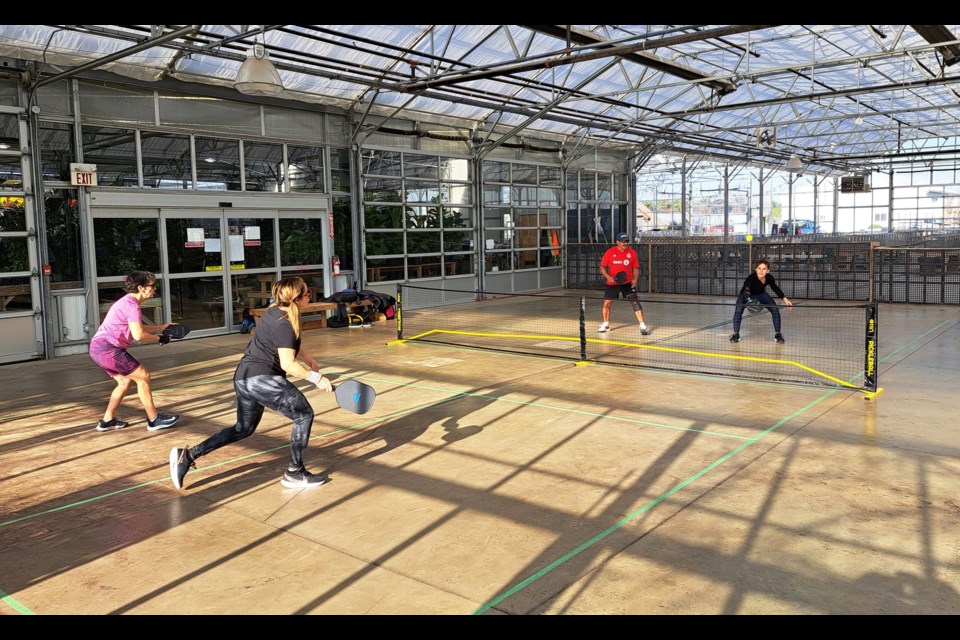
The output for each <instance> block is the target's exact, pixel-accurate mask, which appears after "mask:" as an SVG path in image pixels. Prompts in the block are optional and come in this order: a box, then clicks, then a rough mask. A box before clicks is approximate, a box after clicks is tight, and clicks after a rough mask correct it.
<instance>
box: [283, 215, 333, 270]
mask: <svg viewBox="0 0 960 640" xmlns="http://www.w3.org/2000/svg"><path fill="white" fill-rule="evenodd" d="M325 231H326V230H325V229H324V224H323V220H321V219H319V218H281V219H280V238H281V240H280V264H281V265H283V266H285V267H286V266H292V265H312V264H321V263H322V262H323V249H322V247H321V238H322V237H323V233H324V232H325Z"/></svg>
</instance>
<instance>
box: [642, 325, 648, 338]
mask: <svg viewBox="0 0 960 640" xmlns="http://www.w3.org/2000/svg"><path fill="white" fill-rule="evenodd" d="M640 335H642V336H648V335H650V328H649V327H648V326H647V325H645V324H642V325H640Z"/></svg>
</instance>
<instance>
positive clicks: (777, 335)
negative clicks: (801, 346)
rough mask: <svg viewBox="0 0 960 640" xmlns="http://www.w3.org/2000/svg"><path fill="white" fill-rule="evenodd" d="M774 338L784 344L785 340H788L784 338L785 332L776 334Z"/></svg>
mask: <svg viewBox="0 0 960 640" xmlns="http://www.w3.org/2000/svg"><path fill="white" fill-rule="evenodd" d="M773 339H774V340H776V341H777V342H779V343H780V344H783V343H784V342H786V341H785V340H784V339H783V334H782V333H777V334H774V336H773Z"/></svg>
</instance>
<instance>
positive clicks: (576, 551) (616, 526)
mask: <svg viewBox="0 0 960 640" xmlns="http://www.w3.org/2000/svg"><path fill="white" fill-rule="evenodd" d="M948 322H950V321H944V322H943V323H941V324H940V325H937V327H934V328H933V329H931V330H929V331H927V332H926V333H924V334H922V335H921V336H918V338H916V339H914V340H912V341H910V342H908V343H907V345H910V344H912V343H914V342H916V340H919V339H920V338H922V337H923V336H926V335H929V334H930V333H931V332H933V331H934V330H936V329H937V328H939V327H942V326H944V325H946V324H948ZM428 333H429V332H428ZM451 333H453V332H451ZM456 333H461V332H456ZM462 333H466V332H462ZM421 335H425V334H421ZM474 335H476V334H474ZM483 335H498V334H483ZM505 335H510V336H512V337H517V336H515V335H513V334H505ZM521 337H533V336H521ZM537 337H539V338H541V339H543V338H548V339H558V338H556V337H551V336H537ZM559 339H568V340H579V339H578V338H562V337H561V338H559ZM588 340H590V341H595V342H602V343H606V344H621V345H624V346H640V347H645V348H653V349H660V350H664V351H682V352H686V353H698V354H699V353H700V352H692V351H686V350H679V349H672V348H667V347H657V346H654V345H638V344H633V343H622V342H615V341H610V340H599V339H593V338H588ZM403 342H406V340H404V341H403ZM907 345H904V346H903V347H901V348H900V349H899V350H902V349H904V348H906V346H907ZM899 350H898V351H899ZM371 351H372V352H375V351H376V350H371ZM894 353H896V351H895V352H894ZM702 355H719V356H720V357H728V358H741V359H750V360H758V361H765V362H791V361H782V360H771V359H767V358H753V357H748V356H725V355H722V354H702ZM891 355H892V354H891ZM535 357H536V356H535ZM886 357H889V356H885V358H886ZM885 358H884V359H885ZM796 364H798V366H801V367H803V365H799V363H796ZM803 368H807V367H803ZM808 370H810V371H814V370H812V369H808ZM692 375H696V374H692ZM232 377H233V376H232V374H230V375H224V376H218V377H216V378H208V379H205V380H204V381H203V382H202V383H199V384H215V383H218V382H222V381H224V380H231V379H232ZM356 378H358V379H365V380H369V381H375V382H383V383H385V384H392V385H395V386H400V387H412V388H419V389H425V390H432V391H441V392H446V393H452V394H453V395H452V396H451V397H449V398H444V399H443V400H439V401H437V402H432V403H428V404H425V405H421V406H418V407H414V408H411V409H405V410H402V411H397V412H393V413H391V414H388V415H385V416H380V417H378V418H376V419H372V420H368V421H366V422H363V423H358V424H356V425H354V426H352V427H345V428H341V429H336V430H334V431H330V432H327V433H324V434H322V435H316V436H313V437H311V438H310V440H311V441H313V440H317V439H320V438H328V437H330V436H331V435H335V434H337V433H343V432H345V431H353V430H356V429H359V428H363V427H365V426H368V425H370V424H375V423H377V422H384V421H387V420H390V419H393V418H395V417H398V416H401V415H406V414H409V413H413V412H415V411H422V410H423V409H426V408H429V407H432V406H436V405H438V404H443V403H446V402H450V401H452V400H455V399H457V398H460V397H481V398H488V399H493V400H498V401H506V402H512V403H515V404H521V405H526V406H533V407H542V408H547V409H551V410H555V411H561V412H568V413H576V414H581V415H588V416H592V417H598V418H603V419H610V420H617V421H622V422H628V423H632V424H638V425H645V426H653V427H659V428H666V429H677V430H681V431H690V432H695V433H701V434H703V435H709V436H718V437H727V438H735V439H744V440H747V441H746V442H744V443H743V444H741V445H740V446H738V447H737V448H735V449H733V450H732V451H731V452H729V453H728V454H726V455H724V456H722V457H721V458H719V459H718V460H717V461H715V462H714V463H712V464H711V465H709V466H707V467H705V468H704V469H702V470H701V471H699V472H697V473H696V474H694V475H693V476H690V477H689V478H687V479H686V480H684V481H682V482H680V483H678V484H677V485H675V486H674V487H673V488H671V489H670V490H668V491H667V492H665V493H663V494H661V495H660V496H659V497H657V498H656V499H654V500H652V501H651V502H649V503H647V504H646V505H644V506H643V507H641V508H640V509H638V510H637V511H635V512H634V513H632V514H629V515H627V516H625V517H624V518H623V519H621V520H620V521H618V522H617V523H616V524H614V525H612V526H611V527H609V528H608V529H606V530H605V531H603V532H601V533H599V534H597V535H596V536H594V537H593V538H591V539H590V540H588V541H586V542H584V543H583V544H581V545H579V546H578V547H576V548H575V549H573V550H572V551H570V552H569V553H567V554H565V555H564V556H562V557H561V558H560V559H558V560H556V561H554V562H553V563H551V564H550V565H548V566H547V567H544V569H541V570H540V571H539V572H537V573H535V574H533V575H532V576H530V577H529V578H527V579H526V580H524V581H522V582H520V583H518V584H517V585H515V586H514V587H511V589H509V590H508V591H506V592H504V593H503V594H501V595H500V596H497V597H496V598H494V599H493V600H490V601H488V602H487V603H485V604H484V605H482V606H481V607H480V608H479V609H477V610H476V611H474V614H478V613H483V612H484V611H487V610H489V609H490V608H492V607H493V606H495V605H496V604H498V603H499V602H502V601H503V600H504V599H506V598H507V597H509V596H510V595H512V594H514V593H516V592H517V591H520V590H521V589H523V588H524V587H526V586H527V585H529V584H531V583H532V582H534V581H535V580H537V579H539V578H540V577H542V576H544V575H546V574H547V573H549V572H550V571H552V570H553V569H554V568H556V567H558V566H560V565H562V564H563V563H565V562H566V561H567V560H569V559H571V558H573V557H575V556H576V555H578V554H579V553H581V552H582V551H584V550H586V549H588V548H589V547H590V546H592V545H593V544H595V543H596V542H598V541H600V540H602V539H603V538H605V537H606V536H608V535H610V534H611V533H613V532H614V531H616V530H618V529H620V528H621V527H623V526H624V525H626V524H627V523H629V522H631V521H632V520H634V519H636V518H637V517H639V516H640V515H642V514H643V513H646V512H647V511H649V510H650V509H652V508H653V507H654V506H656V505H657V504H659V503H660V502H662V501H663V500H665V499H666V498H668V497H669V496H671V495H673V494H674V493H676V492H677V491H679V490H680V489H682V488H683V487H685V486H687V485H688V484H690V483H691V482H693V481H695V480H697V479H698V478H700V477H701V476H703V475H704V474H705V473H707V472H709V471H710V470H712V469H713V468H715V467H717V466H719V465H720V464H722V463H723V462H725V461H726V460H728V459H729V458H731V457H732V456H733V455H735V454H737V453H739V452H740V451H742V450H743V449H745V448H746V447H748V446H750V445H751V444H753V443H754V442H756V441H758V440H759V439H760V438H762V437H764V436H765V435H766V434H768V433H770V432H772V431H773V430H775V429H776V428H778V427H779V426H781V425H782V424H784V423H785V422H787V421H788V420H790V419H791V418H792V417H794V416H796V415H800V414H801V413H803V412H804V411H806V410H807V409H809V408H811V407H813V406H815V405H816V404H818V403H819V402H821V401H823V400H824V399H826V398H828V397H830V396H831V395H833V394H834V393H836V391H837V390H831V391H829V392H827V393H826V394H824V395H823V396H821V397H820V398H818V399H816V400H814V401H813V402H811V403H810V404H808V405H807V406H806V407H803V408H801V409H799V410H797V411H796V412H794V413H793V414H790V415H789V416H787V417H786V418H783V419H782V420H780V421H778V422H777V423H775V424H774V425H773V426H771V427H769V428H768V429H766V430H764V431H763V432H761V433H760V434H758V435H756V436H739V435H735V434H725V433H719V432H714V431H705V430H702V429H690V428H686V427H677V426H675V425H668V424H663V423H657V422H651V421H645V420H635V419H632V418H626V417H621V416H612V415H609V414H603V413H596V412H590V411H584V410H580V409H570V408H566V407H559V406H556V405H549V404H543V403H539V402H527V401H522V400H515V399H512V398H506V397H502V396H496V395H490V394H482V393H473V392H456V391H452V390H450V389H446V388H443V387H433V386H429V385H418V384H406V383H399V382H396V381H391V380H383V379H378V378H374V377H372V376H356ZM839 382H841V383H842V381H839ZM845 384H846V385H847V386H853V385H850V384H849V383H845ZM187 386H197V383H185V384H182V385H175V386H173V387H167V388H181V387H187ZM854 388H856V387H854ZM72 406H79V405H69V406H62V407H58V408H56V409H54V411H62V410H65V409H67V408H70V407H72ZM50 412H51V410H50V408H47V409H46V410H39V411H37V412H35V413H29V414H24V415H29V416H33V415H40V414H47V413H50ZM11 419H13V418H11ZM5 420H6V418H5V419H4V420H0V422H3V421H5ZM287 448H289V444H283V445H278V446H277V447H273V448H271V449H265V450H262V451H258V452H252V453H249V454H246V455H243V456H238V457H235V458H232V459H229V460H224V461H221V462H217V463H213V464H210V465H206V466H203V467H199V468H198V469H197V470H198V471H200V470H207V469H214V468H216V467H220V466H223V465H226V464H232V463H235V462H238V461H241V460H246V459H249V458H253V457H256V456H260V455H263V454H266V453H273V452H276V451H280V450H285V449H287ZM168 480H170V476H165V477H163V478H160V479H157V480H148V481H146V482H141V483H138V484H136V485H133V486H130V487H126V488H124V489H119V490H117V491H112V492H109V493H106V494H102V495H99V496H93V497H90V498H87V499H84V500H79V501H75V502H72V503H70V504H66V505H61V506H59V507H53V508H51V509H47V510H44V511H41V512H37V513H34V514H29V515H26V516H22V517H19V518H14V519H12V520H8V521H5V522H0V527H4V526H7V525H10V524H15V523H17V522H23V521H25V520H30V519H33V518H37V517H40V516H43V515H48V514H51V513H56V512H59V511H63V510H65V509H69V508H73V507H77V506H81V505H84V504H88V503H91V502H95V501H97V500H102V499H106V498H110V497H113V496H116V495H120V494H123V493H127V492H129V491H133V490H135V489H139V488H141V487H146V486H150V485H153V484H157V483H160V482H166V481H168ZM0 594H3V598H2V599H3V601H4V602H8V603H16V601H15V600H14V599H12V598H11V597H10V596H8V595H6V594H4V592H3V591H0ZM11 606H13V607H14V608H15V609H17V610H18V611H20V612H21V613H25V614H30V615H33V613H32V612H30V611H29V609H27V608H26V607H22V605H19V603H16V604H11Z"/></svg>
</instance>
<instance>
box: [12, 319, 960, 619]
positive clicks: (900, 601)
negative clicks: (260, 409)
mask: <svg viewBox="0 0 960 640" xmlns="http://www.w3.org/2000/svg"><path fill="white" fill-rule="evenodd" d="M958 320H960V316H958V313H957V308H956V307H946V306H944V307H937V306H915V305H886V306H881V310H880V327H881V329H880V332H879V334H880V350H879V355H880V386H881V387H883V389H884V391H883V393H881V394H880V395H879V396H877V397H876V398H873V399H872V400H865V398H864V396H863V394H861V393H859V392H856V391H846V390H836V389H823V388H815V387H804V386H794V385H782V384H780V385H777V384H767V383H758V382H748V381H738V380H733V379H726V378H718V377H716V376H696V375H690V374H681V373H670V372H664V371H651V370H643V369H627V368H620V367H611V366H603V365H589V366H574V365H573V364H571V363H569V362H562V361H558V360H551V359H546V358H538V357H532V356H522V355H509V354H502V353H494V352H487V351H478V350H468V349H460V348H454V347H446V346H438V345H429V344H417V343H409V342H408V343H401V344H389V343H390V341H391V340H392V339H393V338H394V337H395V335H396V334H395V331H396V328H395V325H394V323H393V322H388V323H381V324H379V325H374V326H373V327H371V328H365V329H317V330H312V331H308V332H305V334H304V337H305V342H306V344H307V345H308V347H309V348H310V349H311V350H312V351H313V352H314V353H315V354H317V356H318V359H319V360H320V361H321V363H322V367H323V370H324V371H325V372H327V373H328V374H331V376H332V377H340V378H341V379H342V378H348V377H356V378H358V379H360V380H362V381H364V382H367V383H368V384H371V385H372V386H373V387H375V388H376V390H377V392H378V398H377V401H376V404H375V405H374V407H373V409H372V410H371V411H370V412H369V413H367V414H365V415H362V416H359V415H355V414H352V413H349V412H347V411H345V410H343V409H339V408H337V406H336V403H335V401H334V399H333V396H332V394H321V393H320V392H318V391H315V390H314V391H308V392H307V393H308V397H309V398H310V399H311V402H312V403H313V406H314V408H315V409H316V411H317V420H316V422H315V424H314V428H313V433H312V439H311V442H310V446H309V447H308V449H307V452H306V460H307V466H308V468H310V469H311V470H312V471H315V472H320V471H327V472H329V473H330V475H331V478H332V481H331V482H330V483H328V484H327V485H324V486H323V487H320V488H317V489H314V490H308V491H304V490H291V489H285V488H283V487H281V485H280V484H279V479H280V475H281V473H282V471H283V468H284V466H285V464H286V459H287V451H288V446H289V437H290V425H289V423H288V422H287V421H286V420H285V419H284V418H282V417H281V416H279V415H277V414H274V413H271V412H269V411H268V412H267V413H266V414H265V418H264V421H263V423H262V424H261V426H260V429H259V430H258V432H257V433H256V434H254V436H252V437H250V438H248V439H247V440H245V441H243V442H241V443H237V444H235V445H231V446H228V447H225V448H223V449H220V450H219V451H216V452H214V453H212V454H210V455H209V456H206V457H204V458H202V459H200V460H199V461H198V467H199V468H198V469H197V470H194V471H191V472H190V473H189V474H188V475H187V477H186V482H185V485H186V486H185V487H184V489H183V490H179V491H178V490H176V489H174V488H173V486H172V484H171V483H170V479H169V472H168V468H167V456H168V452H169V451H170V448H171V447H174V446H185V445H190V444H196V443H198V442H199V441H200V440H202V439H203V438H206V437H207V436H209V435H210V434H212V433H214V432H215V431H217V430H219V429H221V428H223V427H224V426H229V425H231V424H232V423H233V418H234V394H233V387H232V383H231V378H232V374H233V370H234V368H235V366H236V363H237V360H238V359H239V357H240V355H241V353H242V351H243V348H244V346H245V345H246V342H247V340H248V338H249V336H246V335H240V334H233V335H229V336H221V337H215V338H199V339H187V340H184V341H182V342H174V343H172V344H171V345H167V346H163V347H159V346H156V345H150V346H142V347H135V348H134V349H133V352H134V353H135V354H136V355H137V357H138V358H140V359H141V360H142V362H144V363H145V364H146V365H147V366H148V367H149V368H150V369H151V370H152V371H153V374H154V389H155V398H156V401H157V404H158V406H159V407H160V408H161V410H174V411H177V412H180V413H182V415H183V418H182V419H181V421H180V423H179V424H178V425H177V426H176V427H175V428H172V429H169V430H165V431H159V432H155V433H150V432H148V431H147V430H146V428H145V419H144V416H143V411H142V409H141V406H140V403H139V401H138V400H137V399H136V397H135V396H133V395H131V396H128V398H127V399H126V400H125V401H124V404H123V407H122V410H121V412H120V413H119V415H120V416H121V417H123V418H125V419H129V420H133V421H134V424H133V425H131V427H129V428H128V429H126V430H123V431H115V432H107V433H98V432H97V431H95V430H94V428H93V427H94V425H95V424H96V422H97V420H98V419H99V417H100V416H101V414H102V412H103V408H104V406H105V404H106V401H107V396H108V395H109V393H110V391H111V389H112V387H113V384H114V383H113V382H112V381H110V380H109V379H107V378H106V376H105V375H104V374H103V373H102V372H101V371H100V370H99V369H98V368H97V367H96V366H94V365H93V363H92V362H91V361H90V360H89V358H88V357H87V356H86V355H77V356H69V357H64V358H58V359H56V360H51V361H42V362H30V363H18V364H12V365H5V366H0V614H3V615H28V614H40V615H43V614H48V615H49V614H125V613H129V614H228V613H234V614H302V613H310V614H451V615H469V614H498V613H499V614H548V615H549V614H956V613H960V498H958V497H957V488H958V487H960V420H958V419H957V415H958V413H960V401H958V399H957V392H956V387H957V381H958V375H960V348H958V346H960V342H958V341H960V326H958ZM614 380H619V381H620V382H619V383H614V382H613V381H614ZM299 384H304V386H305V387H306V385H305V383H299ZM617 384H622V385H623V387H622V388H623V389H624V390H623V391H619V392H618V391H617Z"/></svg>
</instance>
